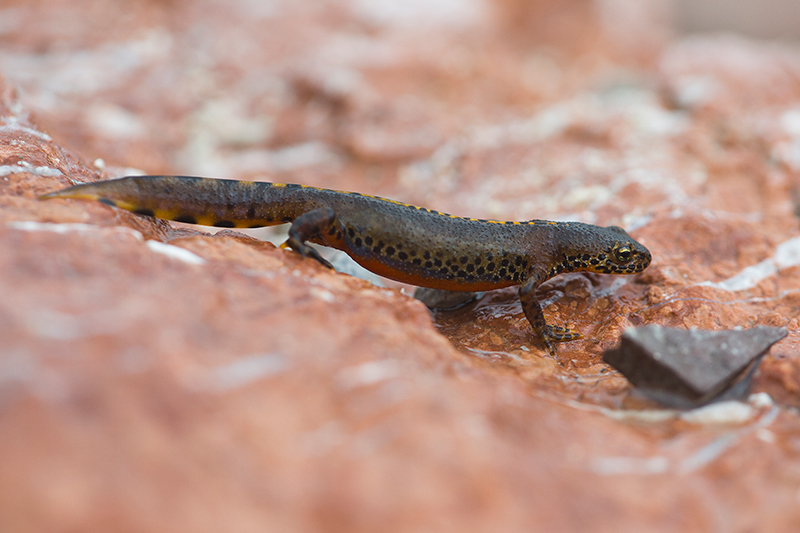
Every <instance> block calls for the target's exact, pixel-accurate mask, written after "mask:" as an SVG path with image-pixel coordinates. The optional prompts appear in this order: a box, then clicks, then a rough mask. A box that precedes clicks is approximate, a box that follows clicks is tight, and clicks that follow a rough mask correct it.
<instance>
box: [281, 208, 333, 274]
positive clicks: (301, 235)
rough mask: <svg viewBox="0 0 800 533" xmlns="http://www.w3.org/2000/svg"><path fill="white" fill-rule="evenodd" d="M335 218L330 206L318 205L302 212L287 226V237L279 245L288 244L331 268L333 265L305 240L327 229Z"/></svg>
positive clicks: (296, 250)
mask: <svg viewBox="0 0 800 533" xmlns="http://www.w3.org/2000/svg"><path fill="white" fill-rule="evenodd" d="M335 220H336V213H334V211H333V209H331V208H330V207H320V208H319V209H313V210H311V211H308V212H307V213H303V214H302V215H300V216H299V217H297V218H296V219H294V222H292V227H291V228H289V238H288V239H287V240H286V242H285V243H283V244H282V245H281V248H285V247H286V246H288V247H289V248H291V249H292V250H294V251H295V252H297V253H299V254H300V255H302V256H303V257H312V258H314V259H316V260H317V261H319V262H320V263H321V264H322V265H323V266H326V267H328V268H330V269H333V265H331V264H330V263H329V262H328V261H326V260H325V259H323V257H322V256H321V255H319V252H317V251H316V250H315V249H314V248H312V247H311V246H309V245H307V244H306V241H307V240H308V239H311V238H312V237H315V236H317V235H319V234H321V233H323V232H324V231H327V230H328V228H330V227H331V225H332V224H333V223H334V221H335Z"/></svg>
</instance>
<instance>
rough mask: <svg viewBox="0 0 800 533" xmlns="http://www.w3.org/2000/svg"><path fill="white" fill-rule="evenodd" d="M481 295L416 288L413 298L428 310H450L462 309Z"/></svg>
mask: <svg viewBox="0 0 800 533" xmlns="http://www.w3.org/2000/svg"><path fill="white" fill-rule="evenodd" d="M482 294H483V293H482V292H481V293H476V292H461V291H445V290H442V289H427V288H424V287H417V288H416V289H415V290H414V298H416V299H417V300H419V301H421V302H422V303H424V304H425V305H426V306H427V307H428V309H440V310H452V309H458V308H459V307H463V306H465V305H467V304H469V303H472V302H474V301H475V300H477V299H478V298H479V297H480V296H481V295H482Z"/></svg>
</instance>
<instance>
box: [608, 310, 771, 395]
mask: <svg viewBox="0 0 800 533" xmlns="http://www.w3.org/2000/svg"><path fill="white" fill-rule="evenodd" d="M786 335H787V331H786V328H773V327H767V326H757V327H755V328H752V329H746V330H726V331H703V330H684V329H673V328H665V327H662V326H643V327H640V328H632V329H628V330H626V331H625V333H623V335H622V339H621V342H620V345H619V347H617V348H614V349H612V350H608V351H606V352H605V353H604V354H603V360H604V361H605V362H606V363H608V364H609V365H611V366H613V367H614V368H616V369H617V370H619V371H620V372H621V373H622V374H623V375H624V376H625V377H626V378H628V380H629V381H630V382H631V383H632V384H633V385H635V386H636V387H638V388H639V389H640V390H641V392H643V393H644V394H646V395H647V396H650V397H651V398H653V399H655V400H657V401H659V402H661V403H663V404H666V405H669V406H673V407H696V406H699V405H704V404H707V403H710V402H713V401H720V400H732V399H738V398H742V397H744V395H745V394H746V393H747V390H748V388H749V386H750V379H751V377H752V374H753V372H754V371H755V369H756V367H757V366H758V363H759V361H760V359H761V357H762V356H763V355H764V354H766V353H767V350H769V347H770V346H772V345H773V344H774V343H776V342H778V341H779V340H781V339H782V338H784V337H785V336H786Z"/></svg>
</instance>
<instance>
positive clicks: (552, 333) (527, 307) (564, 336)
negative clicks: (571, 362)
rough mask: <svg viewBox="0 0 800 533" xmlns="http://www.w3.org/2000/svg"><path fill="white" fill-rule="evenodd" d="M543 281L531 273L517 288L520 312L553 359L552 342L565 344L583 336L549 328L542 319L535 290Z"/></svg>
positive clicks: (554, 354) (556, 327) (560, 328)
mask: <svg viewBox="0 0 800 533" xmlns="http://www.w3.org/2000/svg"><path fill="white" fill-rule="evenodd" d="M542 279H543V276H542V275H537V274H536V273H533V272H532V273H531V274H529V276H528V279H527V280H525V283H523V284H522V285H521V286H520V288H519V299H520V302H522V310H523V311H524V312H525V318H527V319H528V322H530V323H531V327H532V328H533V332H534V333H536V334H537V335H538V336H539V337H541V338H542V340H543V341H544V344H545V346H547V350H548V351H549V352H550V355H552V356H553V357H555V356H556V349H555V348H554V347H553V343H554V342H565V341H572V340H576V339H581V338H583V335H581V334H580V333H578V332H576V331H572V330H570V329H567V328H563V327H561V326H551V325H550V324H548V323H547V320H545V318H544V312H543V311H542V305H541V304H540V303H539V300H538V299H537V298H536V288H537V287H539V285H540V284H541V281H540V280H542Z"/></svg>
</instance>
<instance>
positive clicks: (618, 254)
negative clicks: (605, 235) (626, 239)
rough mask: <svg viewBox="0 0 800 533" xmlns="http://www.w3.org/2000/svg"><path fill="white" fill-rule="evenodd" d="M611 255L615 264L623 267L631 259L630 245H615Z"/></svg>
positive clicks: (631, 250)
mask: <svg viewBox="0 0 800 533" xmlns="http://www.w3.org/2000/svg"><path fill="white" fill-rule="evenodd" d="M612 254H613V257H614V262H615V263H617V264H620V265H624V264H625V263H627V262H628V261H630V260H631V257H632V256H633V249H632V248H631V245H630V244H617V245H616V246H614V249H613V250H612Z"/></svg>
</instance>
